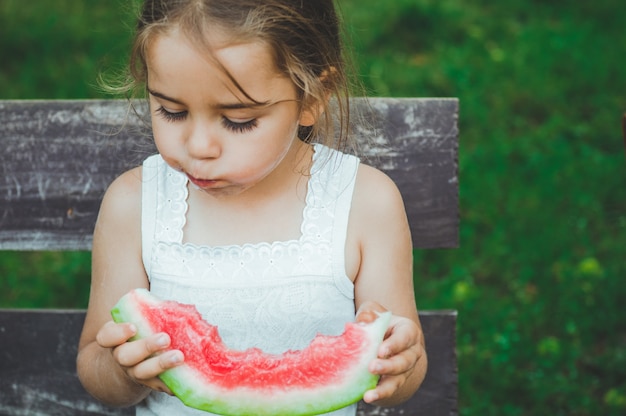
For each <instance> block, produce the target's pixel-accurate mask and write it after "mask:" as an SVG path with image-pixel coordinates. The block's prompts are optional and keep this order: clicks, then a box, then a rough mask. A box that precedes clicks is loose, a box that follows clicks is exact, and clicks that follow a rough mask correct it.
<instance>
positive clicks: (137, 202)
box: [99, 166, 142, 223]
mask: <svg viewBox="0 0 626 416" xmlns="http://www.w3.org/2000/svg"><path fill="white" fill-rule="evenodd" d="M141 178H142V168H141V167H140V166H139V167H136V168H133V169H130V170H128V171H126V172H124V173H122V174H121V175H120V176H118V177H117V178H116V179H115V180H114V181H113V182H112V183H111V185H109V187H108V189H107V191H106V193H105V194H104V198H103V199H102V205H101V207H100V214H99V216H100V217H101V218H100V219H107V220H110V221H108V222H115V223H126V222H129V221H133V222H134V221H137V220H138V219H140V218H141V183H142V181H141Z"/></svg>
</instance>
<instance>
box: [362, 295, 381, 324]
mask: <svg viewBox="0 0 626 416" xmlns="http://www.w3.org/2000/svg"><path fill="white" fill-rule="evenodd" d="M382 312H387V308H385V307H384V306H383V305H381V304H380V303H378V302H374V301H372V300H368V301H365V302H363V303H362V304H361V306H359V309H358V310H357V312H356V319H355V321H356V322H363V323H370V322H374V321H375V320H376V319H377V318H378V313H382Z"/></svg>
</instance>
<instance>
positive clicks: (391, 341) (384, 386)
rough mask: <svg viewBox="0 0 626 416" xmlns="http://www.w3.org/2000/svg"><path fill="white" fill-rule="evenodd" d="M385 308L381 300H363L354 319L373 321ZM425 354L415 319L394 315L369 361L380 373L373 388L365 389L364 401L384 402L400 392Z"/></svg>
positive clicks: (374, 372) (370, 366)
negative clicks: (375, 353) (377, 301)
mask: <svg viewBox="0 0 626 416" xmlns="http://www.w3.org/2000/svg"><path fill="white" fill-rule="evenodd" d="M384 311H385V308H384V307H382V306H381V305H380V304H378V303H376V302H366V303H364V304H363V305H361V307H360V308H359V310H358V312H357V315H356V321H357V322H372V321H374V320H375V319H376V318H377V315H376V312H384ZM424 354H425V351H424V343H423V336H422V331H421V329H420V327H419V326H418V325H417V323H416V322H414V321H413V320H411V319H408V318H405V317H402V316H396V315H393V316H392V317H391V322H390V324H389V328H388V329H387V332H386V334H385V339H384V340H383V342H382V343H381V345H380V347H379V349H378V358H376V359H375V360H373V361H372V362H371V363H370V365H369V371H370V372H371V373H372V374H378V375H380V380H379V382H378V385H377V386H376V388H375V389H374V390H369V391H367V392H365V395H364V396H363V400H364V401H365V402H366V403H374V402H376V403H374V404H384V403H385V400H386V399H388V398H390V397H392V396H394V395H395V394H396V393H400V391H401V390H402V386H404V384H405V383H406V382H407V380H409V378H410V377H411V376H412V375H413V373H414V369H415V365H416V363H417V362H418V360H420V358H422V356H424ZM400 394H401V393H400ZM404 399H408V397H406V398H404ZM394 401H397V400H394Z"/></svg>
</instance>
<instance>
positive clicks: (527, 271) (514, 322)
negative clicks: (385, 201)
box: [0, 0, 626, 416]
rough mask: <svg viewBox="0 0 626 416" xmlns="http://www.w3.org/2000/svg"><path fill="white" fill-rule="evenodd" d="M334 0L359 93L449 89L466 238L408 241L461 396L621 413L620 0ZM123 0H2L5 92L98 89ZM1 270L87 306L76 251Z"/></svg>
mask: <svg viewBox="0 0 626 416" xmlns="http://www.w3.org/2000/svg"><path fill="white" fill-rule="evenodd" d="M340 2H341V7H342V9H343V10H344V14H345V17H346V19H345V20H346V23H347V24H348V26H349V33H350V35H351V37H352V39H353V43H354V46H355V48H356V53H355V56H356V58H357V59H356V61H357V62H356V64H357V67H358V71H359V75H360V77H361V79H362V81H363V82H364V84H365V86H366V88H367V90H368V91H369V93H370V94H371V95H379V96H454V97H459V98H460V102H461V113H460V120H459V122H460V132H461V133H460V137H461V147H460V160H459V163H460V196H461V216H462V217H461V247H460V248H459V249H455V250H432V251H416V253H415V254H416V255H415V271H416V272H415V282H416V292H417V293H416V295H417V299H418V306H419V307H420V308H422V309H431V308H433V309H436V308H454V309H457V310H458V311H459V323H458V353H459V383H460V384H459V393H460V413H461V414H462V415H480V416H482V415H506V416H515V415H589V416H591V415H620V414H624V413H626V324H625V323H624V319H622V317H623V315H624V314H623V309H624V308H623V307H622V306H621V304H622V300H623V299H626V281H624V279H623V277H624V276H626V261H624V258H625V257H626V256H625V254H624V253H625V251H626V172H625V164H626V163H625V160H624V147H623V141H622V139H621V132H620V120H621V116H622V114H623V113H624V112H625V111H626V75H625V73H624V69H623V68H624V56H626V31H625V30H623V27H624V23H623V21H624V19H623V13H620V12H621V11H623V10H624V7H623V2H622V1H621V0H596V1H593V2H591V1H584V0H583V1H573V0H563V1H559V2H547V1H540V0H510V1H507V2H488V1H482V0H465V1H461V0H394V1H393V2H382V1H376V0H341V1H340ZM119 4H121V2H119V1H118V2H115V3H107V4H106V5H105V4H102V5H97V4H95V3H94V4H93V5H91V3H90V4H89V7H87V6H86V4H85V3H84V2H80V1H77V0H76V1H69V0H66V1H55V2H54V3H52V2H45V1H42V0H38V1H35V0H32V1H29V2H18V1H10V0H5V1H4V2H2V3H0V50H1V51H2V61H1V62H0V98H87V97H101V96H102V94H101V93H100V92H99V91H98V90H97V89H96V88H94V87H93V85H94V84H95V79H96V76H97V74H98V72H99V70H101V69H104V68H107V67H109V66H113V67H116V66H118V65H120V64H121V63H123V62H124V59H125V49H126V46H127V44H128V36H129V29H128V27H130V26H131V25H132V21H131V20H129V19H128V18H127V17H126V16H127V14H126V11H125V10H122V8H120V7H119ZM42 10H44V12H43V13H42ZM0 274H1V276H2V280H0V289H1V290H0V293H1V295H0V305H1V306H15V307H34V306H36V307H83V306H85V305H86V302H87V292H88V281H89V255H88V253H65V254H62V253H33V254H22V253H19V254H18V253H2V254H0Z"/></svg>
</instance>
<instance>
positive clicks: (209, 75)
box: [146, 31, 296, 101]
mask: <svg viewBox="0 0 626 416" xmlns="http://www.w3.org/2000/svg"><path fill="white" fill-rule="evenodd" d="M146 63H147V69H148V83H149V84H152V86H154V83H157V84H159V85H163V86H166V88H168V89H169V88H170V87H169V86H171V85H177V87H176V88H175V89H178V90H181V91H182V90H183V89H184V90H186V91H188V92H190V91H192V90H190V89H189V88H183V84H185V83H186V84H189V85H194V87H193V88H202V87H200V86H207V87H208V88H214V89H223V88H225V89H227V90H230V91H232V92H234V93H235V94H236V95H240V94H241V96H242V97H247V98H250V99H252V100H253V101H256V100H258V101H275V100H278V99H280V100H284V99H285V98H286V95H289V96H293V98H295V96H296V94H295V85H294V84H293V83H292V82H291V80H290V79H289V77H287V76H285V75H284V74H282V73H281V72H280V71H279V70H278V68H277V66H276V63H275V60H274V55H273V53H272V51H271V48H270V47H269V45H268V44H267V43H265V42H259V41H257V42H233V41H232V40H231V39H229V38H228V37H226V36H221V37H219V36H217V37H215V38H212V39H207V40H206V41H198V40H194V39H190V38H189V37H188V36H186V35H184V34H183V33H181V32H180V31H172V32H167V33H163V34H160V35H158V36H156V37H155V38H154V39H153V41H152V42H151V43H150V45H149V47H148V48H147V51H146Z"/></svg>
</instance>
